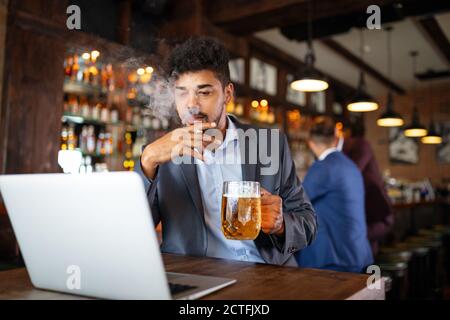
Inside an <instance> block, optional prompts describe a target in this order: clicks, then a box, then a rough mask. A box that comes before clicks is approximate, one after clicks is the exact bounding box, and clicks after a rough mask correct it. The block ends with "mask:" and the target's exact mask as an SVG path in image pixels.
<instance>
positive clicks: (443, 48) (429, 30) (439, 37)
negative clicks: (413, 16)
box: [417, 17, 450, 64]
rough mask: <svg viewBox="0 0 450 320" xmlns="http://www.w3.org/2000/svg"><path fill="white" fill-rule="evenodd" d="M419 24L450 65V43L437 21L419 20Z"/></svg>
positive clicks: (431, 18) (427, 18) (429, 18)
mask: <svg viewBox="0 0 450 320" xmlns="http://www.w3.org/2000/svg"><path fill="white" fill-rule="evenodd" d="M417 23H418V25H419V27H420V28H421V29H422V30H423V31H424V33H425V35H426V37H427V39H428V40H429V41H430V42H431V44H432V46H433V47H434V48H435V49H436V51H437V52H438V54H439V55H440V56H442V57H443V58H444V59H445V61H446V63H447V64H450V42H449V40H448V39H447V37H446V35H445V33H444V31H443V30H442V28H441V26H440V25H439V23H438V22H437V21H436V19H435V18H434V17H426V18H423V19H420V20H418V21H417Z"/></svg>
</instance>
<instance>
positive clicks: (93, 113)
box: [91, 103, 101, 121]
mask: <svg viewBox="0 0 450 320" xmlns="http://www.w3.org/2000/svg"><path fill="white" fill-rule="evenodd" d="M100 109H101V104H100V103H96V104H95V105H94V106H93V107H92V111H91V117H92V120H96V121H97V120H100Z"/></svg>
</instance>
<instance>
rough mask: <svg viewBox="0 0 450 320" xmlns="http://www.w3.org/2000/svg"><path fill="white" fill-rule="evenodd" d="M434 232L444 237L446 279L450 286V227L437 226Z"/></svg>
mask: <svg viewBox="0 0 450 320" xmlns="http://www.w3.org/2000/svg"><path fill="white" fill-rule="evenodd" d="M433 231H437V232H440V233H441V235H442V246H443V256H444V257H443V260H444V261H443V265H444V279H445V283H446V284H450V226H446V225H435V226H434V227H433Z"/></svg>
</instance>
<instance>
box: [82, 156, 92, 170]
mask: <svg viewBox="0 0 450 320" xmlns="http://www.w3.org/2000/svg"><path fill="white" fill-rule="evenodd" d="M84 165H85V167H86V173H92V172H93V171H94V168H93V167H92V158H91V157H90V156H86V157H85V158H84Z"/></svg>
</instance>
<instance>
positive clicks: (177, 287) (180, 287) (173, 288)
mask: <svg viewBox="0 0 450 320" xmlns="http://www.w3.org/2000/svg"><path fill="white" fill-rule="evenodd" d="M195 288H197V287H196V286H188V285H184V284H177V283H170V282H169V289H170V293H171V294H172V295H175V294H178V293H181V292H184V291H187V290H191V289H195Z"/></svg>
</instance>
